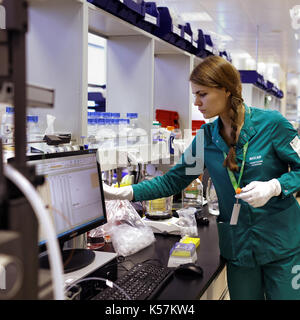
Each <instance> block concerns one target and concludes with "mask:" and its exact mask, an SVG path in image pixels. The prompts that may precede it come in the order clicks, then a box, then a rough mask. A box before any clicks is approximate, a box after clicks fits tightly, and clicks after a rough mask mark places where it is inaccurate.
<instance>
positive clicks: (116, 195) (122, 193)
mask: <svg viewBox="0 0 300 320" xmlns="http://www.w3.org/2000/svg"><path fill="white" fill-rule="evenodd" d="M103 191H104V198H105V200H129V201H131V200H132V199H133V189H132V186H126V187H121V188H114V187H110V186H108V185H107V184H105V183H103Z"/></svg>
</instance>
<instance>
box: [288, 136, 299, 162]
mask: <svg viewBox="0 0 300 320" xmlns="http://www.w3.org/2000/svg"><path fill="white" fill-rule="evenodd" d="M290 145H291V147H292V148H293V149H294V151H295V152H296V153H297V154H298V157H299V158H300V140H299V138H298V136H296V137H295V138H294V139H293V140H292V141H291V142H290Z"/></svg>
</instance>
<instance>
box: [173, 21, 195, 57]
mask: <svg viewBox="0 0 300 320" xmlns="http://www.w3.org/2000/svg"><path fill="white" fill-rule="evenodd" d="M178 27H179V29H180V32H181V33H180V35H181V38H180V39H179V40H178V42H177V44H176V45H177V46H178V47H179V48H181V49H183V50H186V51H189V52H191V53H193V31H192V29H191V25H190V24H189V23H186V24H185V25H179V26H178Z"/></svg>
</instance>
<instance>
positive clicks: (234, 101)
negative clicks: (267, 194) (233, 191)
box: [223, 95, 243, 172]
mask: <svg viewBox="0 0 300 320" xmlns="http://www.w3.org/2000/svg"><path fill="white" fill-rule="evenodd" d="M242 103H243V99H242V97H241V96H240V97H237V96H233V95H231V110H230V112H231V117H230V119H231V143H230V148H229V151H228V154H227V157H226V159H225V160H224V162H223V166H224V167H227V168H229V169H230V170H231V171H236V172H237V171H238V170H239V167H238V165H237V162H236V153H235V149H236V144H237V135H236V134H237V129H238V126H237V120H238V107H239V106H240V105H241V104H242Z"/></svg>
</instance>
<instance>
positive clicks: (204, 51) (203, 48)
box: [195, 29, 213, 58]
mask: <svg viewBox="0 0 300 320" xmlns="http://www.w3.org/2000/svg"><path fill="white" fill-rule="evenodd" d="M206 36H207V35H204V34H203V31H202V30H201V29H198V40H197V48H196V52H195V55H196V56H197V57H200V58H206V57H208V56H211V55H213V51H212V46H210V44H212V41H211V39H210V37H209V36H208V37H206ZM206 41H208V42H209V43H207V42H206Z"/></svg>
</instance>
